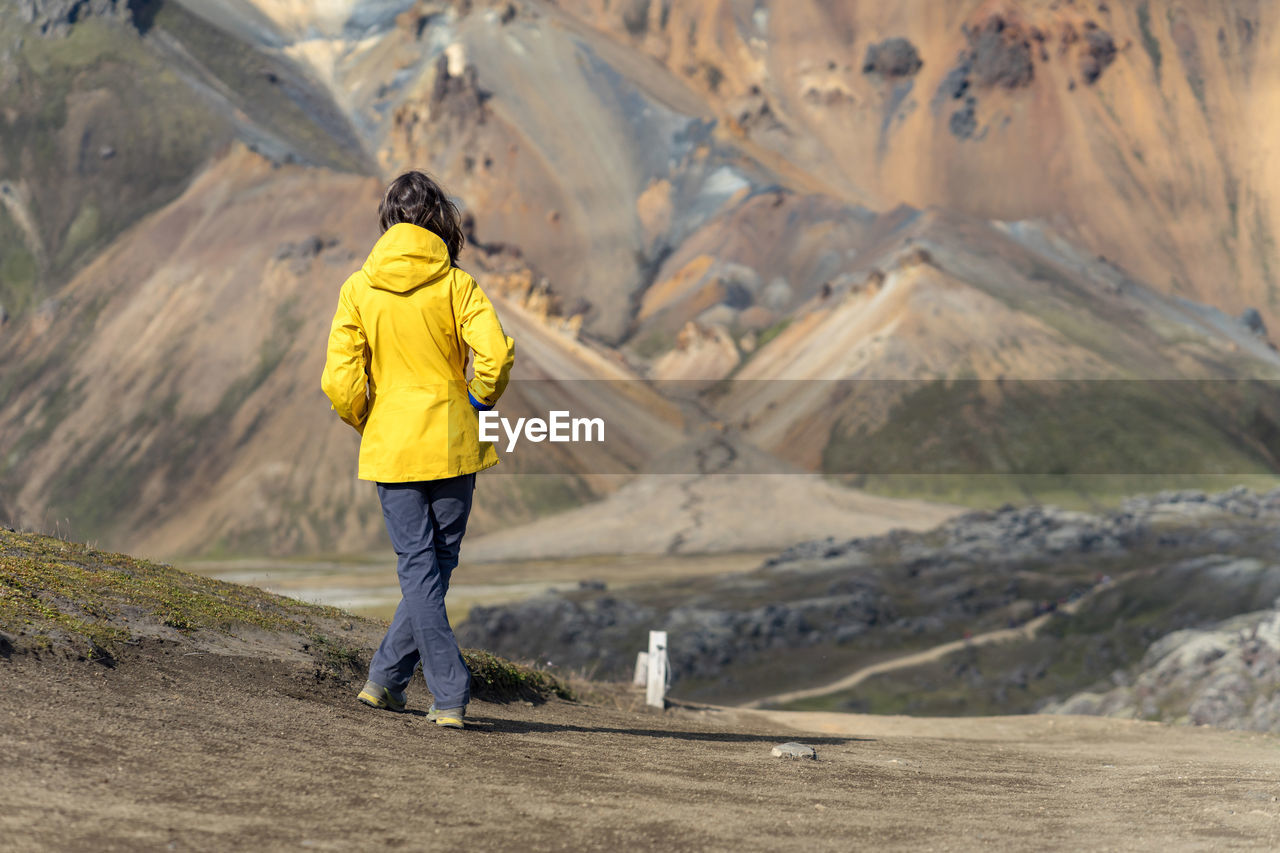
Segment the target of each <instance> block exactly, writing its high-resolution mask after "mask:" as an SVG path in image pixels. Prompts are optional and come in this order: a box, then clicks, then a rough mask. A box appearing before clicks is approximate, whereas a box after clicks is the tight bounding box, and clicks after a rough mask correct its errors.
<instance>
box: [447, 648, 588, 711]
mask: <svg viewBox="0 0 1280 853" xmlns="http://www.w3.org/2000/svg"><path fill="white" fill-rule="evenodd" d="M462 659H463V660H464V661H466V663H467V669H469V670H471V692H472V695H473V696H474V697H475V698H477V699H484V700H488V701H508V700H510V699H516V698H518V699H528V700H536V699H542V698H546V697H548V696H558V697H559V698H561V699H569V700H572V699H573V698H574V695H573V691H572V690H570V689H569V687H568V686H567V685H566V684H565V683H564V682H562V681H561V680H560V679H558V678H556V677H555V676H554V675H552V674H551V673H549V672H547V671H545V670H541V669H535V668H532V667H528V666H523V665H521V664H517V663H512V662H511V661H509V660H507V659H505V658H500V657H498V656H497V655H494V654H490V653H489V652H485V651H479V650H477V649H464V650H463V652H462Z"/></svg>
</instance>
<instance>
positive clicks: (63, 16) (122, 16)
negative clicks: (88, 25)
mask: <svg viewBox="0 0 1280 853" xmlns="http://www.w3.org/2000/svg"><path fill="white" fill-rule="evenodd" d="M133 5H134V3H130V2H128V0H17V6H18V15H19V17H21V19H22V20H23V21H25V22H26V23H28V24H33V25H35V27H36V29H37V30H38V31H39V32H40V34H41V35H45V36H62V35H66V34H67V33H68V32H70V31H71V27H72V26H73V25H74V24H77V23H79V22H80V21H84V20H87V19H88V18H117V19H119V20H121V21H125V22H130V21H132V19H133V13H132V6H133Z"/></svg>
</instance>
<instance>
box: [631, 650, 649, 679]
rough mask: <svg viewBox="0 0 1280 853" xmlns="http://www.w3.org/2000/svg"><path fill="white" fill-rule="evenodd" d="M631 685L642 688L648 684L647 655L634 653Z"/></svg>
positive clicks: (645, 653) (646, 653)
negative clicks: (633, 672) (634, 665)
mask: <svg viewBox="0 0 1280 853" xmlns="http://www.w3.org/2000/svg"><path fill="white" fill-rule="evenodd" d="M631 683H632V684H634V685H636V686H637V687H644V686H645V685H646V684H648V683H649V653H648V652H636V672H635V675H633V676H632V677H631Z"/></svg>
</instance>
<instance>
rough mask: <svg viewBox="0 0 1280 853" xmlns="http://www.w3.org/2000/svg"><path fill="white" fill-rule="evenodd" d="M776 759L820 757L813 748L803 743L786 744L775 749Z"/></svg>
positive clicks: (774, 755)
mask: <svg viewBox="0 0 1280 853" xmlns="http://www.w3.org/2000/svg"><path fill="white" fill-rule="evenodd" d="M773 757H774V758H813V759H816V758H817V757H818V753H816V752H814V750H813V747H811V746H805V745H804V744H802V743H794V742H793V743H784V744H782V745H780V746H775V747H774V748H773Z"/></svg>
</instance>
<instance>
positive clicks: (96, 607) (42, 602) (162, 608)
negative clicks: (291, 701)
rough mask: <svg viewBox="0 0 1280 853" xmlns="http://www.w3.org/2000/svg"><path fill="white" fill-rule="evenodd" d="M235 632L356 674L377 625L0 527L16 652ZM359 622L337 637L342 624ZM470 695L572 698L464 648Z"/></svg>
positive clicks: (3, 612)
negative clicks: (275, 637)
mask: <svg viewBox="0 0 1280 853" xmlns="http://www.w3.org/2000/svg"><path fill="white" fill-rule="evenodd" d="M159 625H162V626H165V627H167V628H170V629H173V630H177V631H180V632H182V633H188V634H190V633H198V632H211V633H214V634H222V635H228V636H236V635H238V634H240V633H242V632H243V631H244V630H245V629H246V628H249V629H255V630H258V631H272V632H278V633H281V634H283V635H286V636H287V637H288V638H289V640H290V643H289V644H290V645H292V644H293V643H294V642H295V641H296V643H297V645H296V646H294V647H295V648H302V649H303V650H304V651H306V652H308V653H309V654H311V656H312V657H313V658H314V659H315V662H316V664H317V666H318V667H319V668H320V670H321V671H322V672H323V673H327V674H329V675H332V676H335V677H338V678H341V679H352V678H362V677H363V676H364V672H365V670H366V668H367V665H368V659H367V650H366V649H364V648H361V647H360V646H359V645H358V644H357V642H356V638H357V637H358V636H375V635H376V634H377V633H380V632H381V631H382V630H383V629H384V627H385V626H384V625H382V624H378V623H375V622H372V621H371V620H367V619H362V618H360V617H357V616H352V615H350V614H348V613H344V612H342V611H341V610H338V609H336V608H333V607H324V606H320V605H315V604H306V603H303V602H300V601H295V600H293V599H290V598H284V597H282V596H279V595H274V594H272V593H269V592H266V591H265V590H261V589H257V588H255V587H248V586H240V585H238V584H230V583H224V582H222V581H216V580H212V579H209V578H205V577H201V576H200V575H194V574H190V573H188V572H183V571H180V570H178V569H175V568H173V567H172V566H166V565H161V564H158V563H152V562H149V561H147V560H138V559H134V558H132V557H128V556H125V555H123V554H110V553H106V552H102V551H97V550H95V549H93V548H90V547H87V546H85V545H80V544H76V543H73V542H66V541H63V540H61V539H55V538H53V537H49V536H40V535H36V534H30V533H16V532H14V531H10V530H6V529H3V528H0V632H3V634H5V635H7V636H6V638H7V639H10V640H11V642H12V643H13V645H14V647H15V648H17V649H19V650H20V651H33V652H43V651H49V650H57V649H63V650H68V651H71V652H74V653H77V654H79V655H80V656H82V657H84V658H86V659H90V660H110V659H112V658H114V657H116V656H118V655H120V654H121V653H122V652H123V651H124V649H126V648H127V647H128V645H130V644H132V643H134V642H136V641H137V638H138V634H137V630H139V629H148V630H149V629H151V628H154V627H155V626H159ZM355 627H360V628H362V629H365V630H363V631H362V632H361V634H360V635H356V634H352V635H351V636H350V637H349V638H344V631H350V630H352V629H354V628H355ZM463 657H464V659H465V660H466V662H467V666H468V667H469V668H470V669H471V673H472V693H473V695H474V696H475V697H476V698H477V699H484V700H488V701H500V702H501V701H510V700H514V699H526V700H532V701H537V700H541V699H546V698H549V697H551V696H559V697H561V698H564V699H572V698H573V694H572V692H571V691H570V689H569V688H568V687H567V686H566V685H565V684H564V683H563V682H562V681H560V680H559V679H557V678H556V677H555V676H553V675H551V674H550V673H548V672H545V671H543V670H540V669H537V668H534V667H529V666H524V665H521V664H517V663H513V662H511V661H509V660H505V659H503V658H500V657H497V656H496V655H492V654H490V653H488V652H484V651H476V650H466V651H464V652H463Z"/></svg>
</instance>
